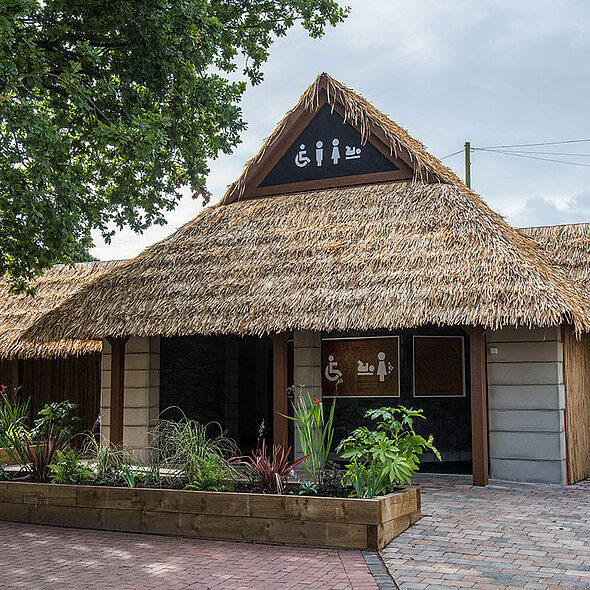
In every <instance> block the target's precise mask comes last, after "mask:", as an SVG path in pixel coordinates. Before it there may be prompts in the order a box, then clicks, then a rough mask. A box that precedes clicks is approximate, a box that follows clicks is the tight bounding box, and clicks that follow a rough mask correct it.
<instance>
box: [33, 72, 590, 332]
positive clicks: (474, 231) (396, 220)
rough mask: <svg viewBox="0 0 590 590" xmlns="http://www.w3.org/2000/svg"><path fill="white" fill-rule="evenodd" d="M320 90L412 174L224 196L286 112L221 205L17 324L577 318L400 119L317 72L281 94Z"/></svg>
mask: <svg viewBox="0 0 590 590" xmlns="http://www.w3.org/2000/svg"><path fill="white" fill-rule="evenodd" d="M322 88H323V89H324V90H322ZM320 91H321V92H320ZM320 94H321V96H322V97H323V98H322V100H324V101H328V103H329V101H338V103H339V108H340V110H341V111H342V112H344V118H345V119H348V120H350V121H352V122H353V123H354V124H355V125H356V126H357V128H360V129H361V130H362V129H368V128H369V127H371V133H372V134H380V135H381V137H384V138H386V139H387V141H388V142H389V145H390V146H391V149H392V150H393V151H394V152H395V150H397V149H399V150H400V151H401V150H405V151H406V152H408V153H409V154H410V156H411V160H412V162H413V167H414V169H415V174H414V179H413V180H412V181H405V182H387V183H381V184H372V185H360V186H348V187H344V188H332V189H326V190H313V191H308V192H303V193H291V194H284V195H278V196H271V197H265V198H255V199H250V200H248V199H243V200H240V199H239V194H240V190H241V187H242V186H243V185H244V184H247V183H248V180H247V177H248V174H249V170H251V169H252V168H253V167H255V166H257V165H259V164H260V159H262V158H264V155H265V152H267V151H268V150H270V149H272V148H273V147H274V141H275V140H276V138H277V137H278V136H280V133H281V129H284V128H285V127H286V126H288V125H289V121H288V120H287V121H285V120H283V121H282V122H281V123H280V124H279V127H278V128H277V130H276V131H275V132H274V133H273V134H272V135H271V137H270V138H269V140H268V141H267V143H266V144H265V147H264V148H263V150H262V152H261V154H259V155H258V156H256V158H255V159H254V160H255V162H253V163H251V164H250V165H249V166H248V168H247V169H246V171H245V172H244V174H243V175H242V177H241V179H240V180H239V181H238V182H237V183H236V184H234V185H232V188H230V190H229V192H228V195H226V199H225V200H224V203H225V204H223V203H222V204H221V205H218V206H214V207H209V208H208V209H206V210H204V211H203V212H202V213H201V214H200V215H199V216H198V217H196V218H195V219H194V220H192V221H190V222H189V223H187V224H186V225H184V226H183V227H181V228H180V229H179V230H177V231H176V232H175V233H174V234H173V235H171V236H170V237H168V238H167V239H165V240H163V241H162V242H160V243H158V244H155V245H153V246H151V247H150V248H147V249H146V250H145V251H144V252H142V253H141V254H140V255H139V256H137V258H135V259H133V260H131V261H129V262H127V263H126V264H125V265H123V266H121V267H120V268H117V269H114V270H112V271H111V272H108V273H107V274H105V275H103V276H101V277H99V278H98V279H97V280H96V281H94V282H93V283H92V284H91V285H89V286H87V287H85V288H83V289H81V290H80V292H79V293H77V294H76V295H75V296H74V297H72V298H70V299H69V300H68V301H66V302H65V303H64V304H63V305H61V306H60V308H59V309H56V310H54V311H52V312H50V313H48V314H46V315H44V316H43V317H42V318H40V319H39V320H38V321H37V322H36V323H35V325H34V326H33V327H32V328H31V329H30V330H28V332H27V335H28V336H30V337H32V338H37V339H58V338H85V339H92V338H101V337H105V336H129V335H136V336H155V335H164V336H170V335H189V334H196V333H199V334H211V333H234V334H248V333H250V334H262V333H272V332H283V331H289V330H295V329H307V330H349V329H356V330H364V329H377V328H388V329H397V328H409V327H414V326H419V325H425V324H441V325H445V324H446V325H462V324H467V325H481V326H484V327H488V328H498V327H501V326H503V325H508V324H510V325H527V326H550V325H559V324H561V323H563V322H571V323H573V324H574V325H575V326H576V328H577V329H578V330H589V329H590V302H589V300H588V299H587V298H586V297H585V295H584V294H583V292H582V290H581V289H580V288H579V285H576V284H574V282H572V281H571V280H570V279H569V278H568V277H567V276H566V273H565V272H564V271H563V270H562V269H560V268H558V267H556V266H554V265H552V264H551V263H550V262H549V261H548V259H547V258H546V255H545V254H544V252H543V250H542V248H541V247H540V246H539V245H538V244H537V243H536V242H535V241H534V240H532V239H531V238H529V237H528V236H526V235H525V234H524V233H522V232H520V231H519V230H516V229H514V228H512V227H511V226H509V225H508V224H507V223H506V222H505V221H504V219H503V218H502V217H501V216H500V215H498V214H497V213H495V212H493V211H492V210H491V209H490V208H489V207H488V206H487V205H486V204H485V203H484V202H483V201H482V199H481V198H480V197H479V196H478V195H476V194H475V193H474V192H472V191H470V190H469V189H468V188H467V187H466V186H465V185H464V184H463V183H462V182H461V181H460V180H459V178H457V176H455V175H454V174H453V173H452V172H451V171H450V170H449V169H448V168H446V167H445V166H443V165H442V164H441V163H440V162H439V161H438V160H437V159H436V158H434V157H433V156H431V155H430V154H428V153H427V152H426V149H425V148H424V146H423V145H422V144H421V143H419V142H417V141H416V140H414V139H413V138H412V137H410V136H409V135H408V133H407V132H406V131H405V130H403V129H402V128H401V127H399V126H398V125H396V124H395V123H394V122H393V121H391V120H389V119H388V118H387V117H385V115H383V114H382V113H380V112H379V111H377V110H376V109H375V108H374V107H372V106H371V105H369V104H368V103H367V102H366V101H365V100H364V99H363V98H361V97H360V96H358V95H357V94H355V93H353V92H352V91H351V90H349V89H347V88H346V87H344V86H342V85H341V84H339V83H337V82H335V81H334V80H332V79H331V78H329V77H327V76H325V75H323V76H321V77H320V78H318V80H316V82H315V83H314V84H313V85H312V86H311V87H310V89H308V90H307V91H306V93H305V94H304V95H303V97H302V99H301V101H300V103H299V105H298V107H297V109H316V110H317V109H319V108H320V107H321V106H322V103H321V102H320V98H319V96H320ZM287 119H288V117H287ZM273 138H274V139H273ZM275 155H276V154H275ZM236 191H237V193H236ZM236 195H237V197H236ZM229 197H231V198H229Z"/></svg>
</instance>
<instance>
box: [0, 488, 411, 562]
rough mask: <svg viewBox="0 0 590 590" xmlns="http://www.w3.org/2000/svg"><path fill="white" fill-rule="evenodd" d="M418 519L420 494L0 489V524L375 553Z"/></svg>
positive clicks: (402, 492)
mask: <svg viewBox="0 0 590 590" xmlns="http://www.w3.org/2000/svg"><path fill="white" fill-rule="evenodd" d="M420 517H421V512H420V488H419V487H416V486H413V487H406V488H403V489H401V490H400V491H398V492H395V493H393V494H389V495H387V496H383V497H381V498H376V499H374V500H359V499H356V498H317V497H311V496H279V495H270V494H268V495H267V494H246V493H232V492H193V491H188V490H159V489H130V488H114V487H102V486H76V485H58V484H39V483H20V482H11V481H7V482H0V520H9V521H14V522H26V523H34V524H45V525H56V526H66V527H78V528H89V529H99V530H108V531H126V532H133V533H151V534H159V535H174V536H179V537H195V538H201V539H223V540H227V541H254V542H258V543H273V544H280V545H306V546H314V547H347V548H355V549H366V550H370V551H377V550H378V549H381V548H382V547H384V546H385V545H387V543H389V542H390V541H391V540H392V539H394V538H395V537H397V536H398V535H399V534H400V533H401V532H402V531H404V530H406V529H407V528H408V527H409V526H410V525H411V524H413V523H415V522H416V521H417V520H418V519H419V518H420Z"/></svg>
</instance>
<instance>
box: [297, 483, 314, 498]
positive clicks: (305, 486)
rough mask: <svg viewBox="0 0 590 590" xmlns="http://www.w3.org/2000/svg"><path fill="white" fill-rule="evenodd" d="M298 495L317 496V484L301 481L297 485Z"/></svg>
mask: <svg viewBox="0 0 590 590" xmlns="http://www.w3.org/2000/svg"><path fill="white" fill-rule="evenodd" d="M299 495H300V496H317V495H318V484H317V483H315V481H302V482H301V483H300V484H299Z"/></svg>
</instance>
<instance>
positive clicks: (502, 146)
mask: <svg viewBox="0 0 590 590" xmlns="http://www.w3.org/2000/svg"><path fill="white" fill-rule="evenodd" d="M588 142H590V139H566V140H564V141H545V142H541V143H513V144H511V145H489V146H484V147H480V148H472V149H479V150H497V149H504V148H516V147H538V146H541V145H563V144H566V143H588Z"/></svg>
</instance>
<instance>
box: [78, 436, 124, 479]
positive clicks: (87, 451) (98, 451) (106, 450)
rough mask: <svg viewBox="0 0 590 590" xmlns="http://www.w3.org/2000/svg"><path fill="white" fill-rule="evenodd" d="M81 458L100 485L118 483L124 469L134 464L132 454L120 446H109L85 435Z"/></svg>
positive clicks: (102, 440) (100, 440)
mask: <svg viewBox="0 0 590 590" xmlns="http://www.w3.org/2000/svg"><path fill="white" fill-rule="evenodd" d="M82 449H83V450H82V456H83V457H85V458H86V459H88V465H89V466H91V467H92V469H93V471H94V472H95V473H96V479H97V481H99V482H100V483H118V482H119V481H121V476H122V473H123V469H124V467H125V466H126V465H127V466H128V465H132V464H134V463H136V461H135V458H134V457H133V453H132V452H131V451H130V450H129V449H126V448H125V447H123V446H122V445H111V444H110V443H109V442H108V441H107V440H104V439H103V438H102V437H99V438H98V439H97V438H96V436H95V435H94V434H92V433H87V434H86V435H85V438H84V442H83V445H82Z"/></svg>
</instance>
